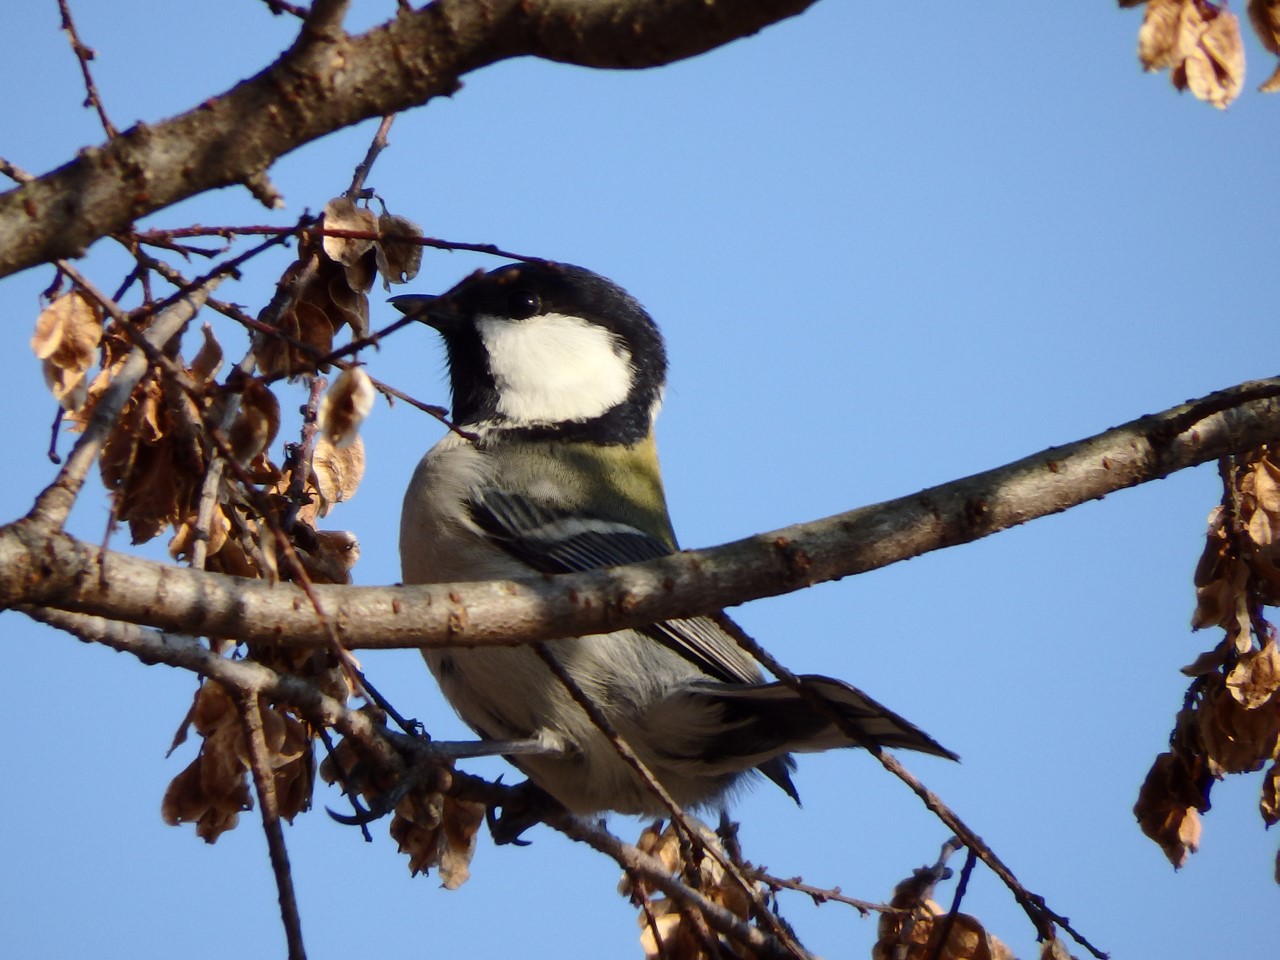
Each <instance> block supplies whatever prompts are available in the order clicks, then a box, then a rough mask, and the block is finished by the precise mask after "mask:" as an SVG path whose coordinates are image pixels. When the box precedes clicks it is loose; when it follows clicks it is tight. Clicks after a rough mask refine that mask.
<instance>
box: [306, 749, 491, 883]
mask: <svg viewBox="0 0 1280 960" xmlns="http://www.w3.org/2000/svg"><path fill="white" fill-rule="evenodd" d="M364 759H365V760H367V758H364ZM415 774H416V776H415V777H414V779H413V780H412V781H411V786H410V788H409V789H408V790H407V791H405V790H404V787H405V785H406V781H405V780H403V779H397V776H400V777H403V776H404V775H403V774H401V775H396V774H389V773H387V772H385V771H380V770H379V769H378V768H377V766H376V764H371V763H368V762H362V758H360V757H359V756H358V754H357V752H356V750H355V748H354V747H353V746H352V745H351V743H350V741H345V740H344V741H343V742H342V743H340V744H338V746H337V748H336V749H334V751H333V752H332V753H331V754H330V755H329V756H328V757H327V758H326V759H325V761H324V762H323V763H322V764H321V765H320V775H321V776H322V777H323V778H324V779H325V780H326V781H327V782H329V783H341V784H342V786H343V789H344V790H346V791H347V792H348V793H351V794H359V795H360V796H362V797H363V798H364V800H365V801H366V802H367V803H368V805H369V807H370V808H371V809H375V810H377V809H381V808H382V806H383V804H384V803H386V800H385V797H386V796H387V795H388V793H389V792H392V791H395V792H397V793H403V796H400V797H399V799H398V801H397V802H396V805H395V813H394V816H392V818H391V827H390V833H391V837H392V839H393V840H395V841H396V843H397V844H399V847H400V852H401V853H404V854H407V855H408V857H409V871H410V873H412V874H413V875H414V876H417V875H418V874H423V875H426V874H427V873H428V871H430V870H431V869H432V868H433V867H434V868H435V869H436V871H437V873H438V875H439V877H440V883H441V884H442V885H443V886H444V887H446V888H447V889H449V890H456V889H457V888H458V887H460V886H462V885H463V884H464V883H466V882H467V879H468V878H469V877H470V876H471V858H472V856H473V855H474V854H475V850H476V837H477V835H478V833H479V830H480V825H481V824H482V823H484V816H485V807H484V804H482V803H476V802H473V801H469V800H460V799H458V798H457V797H453V796H450V795H449V793H448V790H449V787H450V785H451V782H452V779H453V771H452V769H451V768H449V767H447V766H439V767H433V768H431V769H430V770H426V771H422V770H419V771H415Z"/></svg>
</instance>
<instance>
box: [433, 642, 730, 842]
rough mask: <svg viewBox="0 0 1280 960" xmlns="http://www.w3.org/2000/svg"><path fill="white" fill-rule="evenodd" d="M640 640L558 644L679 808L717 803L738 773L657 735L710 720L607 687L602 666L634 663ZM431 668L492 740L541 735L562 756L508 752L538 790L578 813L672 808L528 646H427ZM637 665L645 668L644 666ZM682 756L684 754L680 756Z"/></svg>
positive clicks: (652, 695) (655, 693)
mask: <svg viewBox="0 0 1280 960" xmlns="http://www.w3.org/2000/svg"><path fill="white" fill-rule="evenodd" d="M638 642H639V641H637V640H636V638H635V635H634V634H631V633H629V632H626V631H624V632H621V633H616V634H607V635H602V636H596V637H583V638H580V639H574V640H557V641H552V642H549V643H547V644H546V645H545V646H546V647H547V648H548V649H550V650H551V651H553V652H554V654H555V655H556V656H557V658H558V659H559V660H560V662H561V663H562V664H564V666H565V669H566V672H567V673H568V674H569V675H570V676H571V677H572V678H573V680H574V683H575V685H577V686H578V687H579V688H580V689H581V690H583V691H584V692H585V693H586V694H587V695H588V696H589V697H590V698H591V700H592V702H593V703H595V704H596V705H597V707H598V708H599V710H600V712H601V714H602V715H603V716H604V718H605V719H606V721H607V723H608V725H609V726H610V727H611V728H612V730H613V731H614V732H615V733H616V734H617V735H618V736H619V737H621V739H622V740H623V741H624V742H625V743H626V745H627V747H629V748H630V750H631V751H632V752H634V754H635V755H636V756H637V757H638V758H639V760H640V761H641V762H642V763H643V764H644V766H645V767H646V768H647V769H648V770H649V772H650V773H652V775H653V776H654V777H655V778H656V779H657V780H658V782H659V783H660V784H661V785H662V787H663V788H664V789H665V790H666V792H667V793H668V795H670V796H671V798H672V799H673V800H674V801H675V802H676V803H677V804H678V805H679V806H681V807H687V808H696V807H700V806H705V805H707V804H710V803H713V802H714V801H716V800H717V799H719V798H720V797H721V796H722V795H723V794H724V792H725V791H726V790H727V789H729V788H730V787H731V786H732V784H733V783H734V782H735V781H736V780H738V779H739V778H740V776H741V774H740V773H739V772H736V771H735V772H730V773H726V772H724V771H723V770H716V771H711V770H708V769H706V768H705V767H704V766H703V765H702V764H701V763H700V762H699V760H698V758H697V757H691V756H689V755H688V752H687V751H685V750H680V751H677V754H678V755H672V753H671V752H668V751H666V750H664V749H663V747H664V746H665V745H666V744H665V743H663V742H653V741H654V733H655V732H658V731H662V730H668V731H669V730H670V729H671V728H672V727H673V726H674V727H676V728H681V727H688V728H690V729H693V728H697V727H701V726H703V725H706V724H709V723H714V722H715V719H714V718H710V717H693V716H690V717H672V716H670V715H667V716H664V717H663V720H662V722H660V723H659V722H655V718H654V717H653V716H652V713H653V712H655V711H657V710H662V709H668V710H669V709H670V708H671V706H672V704H673V703H675V702H677V701H669V700H668V699H667V693H668V692H669V691H667V690H664V689H661V688H658V687H656V686H655V687H651V688H649V689H648V690H647V691H646V694H645V695H643V696H641V697H640V698H639V699H637V697H636V696H635V693H636V691H635V690H634V689H629V690H628V696H627V697H626V698H623V697H619V696H618V695H617V691H616V690H613V691H611V690H610V686H609V684H608V683H606V682H602V681H601V677H602V676H608V675H609V674H607V673H602V671H601V670H600V665H601V664H609V665H610V666H611V667H613V668H615V669H616V668H617V667H619V666H620V665H625V666H633V665H632V664H629V663H628V661H631V660H633V659H634V657H635V653H636V651H637V650H644V649H645V648H644V647H638V646H637V644H638ZM423 655H424V657H425V658H426V660H427V664H428V666H429V667H430V668H431V672H432V673H433V674H435V677H436V680H437V682H438V683H439V684H440V688H441V690H442V691H443V692H444V694H445V697H446V698H447V699H448V700H449V702H450V703H451V704H452V705H453V707H454V709H455V710H456V711H457V712H458V715H459V716H460V717H461V718H462V719H463V721H464V722H466V723H467V725H468V726H470V727H471V728H472V729H473V730H475V731H476V732H477V733H479V734H480V735H481V736H482V737H485V738H487V739H499V740H501V739H536V740H540V741H541V742H542V743H543V744H544V745H545V746H547V747H548V748H550V749H555V750H558V751H559V752H558V753H557V754H556V755H549V756H520V757H513V758H511V762H512V763H514V764H515V765H516V766H517V767H519V768H520V769H521V770H522V771H523V772H524V773H525V774H526V775H528V776H529V778H530V779H531V780H533V781H534V782H535V783H536V784H538V786H540V787H542V789H544V790H546V791H547V792H548V793H550V794H551V795H552V796H554V797H555V798H556V799H557V800H559V801H560V802H561V803H562V804H564V805H565V807H567V808H568V809H569V810H571V811H573V812H574V813H580V814H589V813H598V812H601V811H605V810H614V811H617V812H619V813H630V814H642V815H646V816H665V815H668V814H669V811H668V809H667V807H666V806H665V805H664V804H663V802H662V801H661V800H660V799H659V798H658V797H657V796H655V795H654V792H653V791H652V790H651V789H650V788H649V786H648V784H647V783H646V782H645V779H644V777H643V775H642V774H640V773H639V772H637V770H636V769H635V768H634V767H633V766H632V765H631V763H629V762H628V761H627V760H626V759H624V758H623V757H622V756H621V755H620V753H619V751H618V748H617V746H616V745H615V743H614V742H613V741H612V740H611V738H610V736H609V735H608V734H607V733H605V732H604V731H602V730H601V729H600V728H599V727H598V726H597V725H596V723H595V722H594V721H593V720H592V719H591V718H590V717H589V716H588V715H587V714H586V712H585V711H584V710H583V709H582V707H581V706H580V705H579V704H578V703H577V702H576V701H575V700H574V698H573V696H572V695H571V694H570V693H569V692H568V691H567V690H566V689H565V687H564V685H563V684H562V683H561V681H560V680H559V679H558V678H557V677H556V676H555V675H554V674H552V672H551V670H550V669H549V668H548V666H547V665H546V663H544V662H543V661H542V659H541V658H540V657H539V656H538V654H537V653H536V652H535V651H534V650H533V649H532V648H531V647H528V646H518V647H487V648H484V649H460V648H459V649H446V650H424V651H423ZM634 666H639V665H638V664H636V665H634ZM679 754H682V755H679Z"/></svg>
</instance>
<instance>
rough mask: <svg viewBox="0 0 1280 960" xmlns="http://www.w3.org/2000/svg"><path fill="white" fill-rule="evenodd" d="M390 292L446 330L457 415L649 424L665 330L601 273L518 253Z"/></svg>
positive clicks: (541, 425)
mask: <svg viewBox="0 0 1280 960" xmlns="http://www.w3.org/2000/svg"><path fill="white" fill-rule="evenodd" d="M392 302H393V303H394V304H395V305H396V306H397V307H398V308H399V309H401V310H403V311H404V312H405V313H408V314H414V313H417V314H418V315H419V316H420V318H421V319H422V320H423V321H424V322H426V323H428V324H430V325H431V326H433V327H435V328H436V329H437V330H439V331H440V333H441V334H442V335H443V337H444V342H445V347H446V349H447V351H448V355H449V376H450V380H451V382H452V387H453V416H454V419H455V420H456V421H457V422H458V424H459V425H460V426H463V427H468V426H470V427H486V428H489V429H493V430H501V431H515V432H517V433H518V434H520V435H522V436H528V437H531V438H532V437H547V438H557V439H566V440H592V441H595V442H597V443H634V442H636V441H637V440H639V439H642V438H643V437H644V436H646V435H647V434H648V433H649V430H650V428H651V426H652V423H653V417H654V416H655V415H656V414H657V410H658V406H659V404H660V403H661V399H662V389H663V385H664V383H665V382H666V374H667V358H666V350H665V349H664V347H663V344H662V336H661V334H659V333H658V328H657V327H656V326H655V325H654V322H653V320H652V319H651V318H650V317H649V314H648V313H646V312H645V310H644V308H643V307H641V306H640V304H639V303H637V302H636V300H635V299H634V298H633V297H632V296H631V295H630V294H628V293H627V292H626V291H625V290H623V289H622V288H621V287H619V286H618V285H617V284H615V283H612V282H611V281H609V280H606V279H605V278H604V277H602V276H600V275H599V274H595V273H592V272H591V271H590V270H584V269H583V268H582V267H575V266H571V265H569V264H564V263H551V262H547V261H540V262H536V263H519V264H513V265H511V266H506V267H500V268H498V269H497V270H494V271H492V272H490V273H484V274H481V273H477V274H473V275H472V276H470V277H468V278H466V279H465V280H463V281H462V282H461V283H459V284H458V285H457V286H456V287H454V288H453V289H452V290H450V291H448V292H447V293H445V294H443V295H441V296H439V297H418V296H412V295H411V296H403V297H395V298H394V299H393V301H392Z"/></svg>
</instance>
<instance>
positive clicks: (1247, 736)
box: [1196, 687, 1280, 777]
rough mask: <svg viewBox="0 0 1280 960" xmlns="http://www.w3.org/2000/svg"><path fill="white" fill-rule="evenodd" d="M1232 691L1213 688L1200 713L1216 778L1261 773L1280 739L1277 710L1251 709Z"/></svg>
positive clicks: (1202, 733)
mask: <svg viewBox="0 0 1280 960" xmlns="http://www.w3.org/2000/svg"><path fill="white" fill-rule="evenodd" d="M1228 689H1229V688H1224V687H1215V688H1211V689H1210V691H1209V692H1208V693H1206V695H1205V698H1204V700H1203V702H1202V703H1201V705H1200V708H1199V710H1198V711H1197V713H1196V718H1197V720H1198V721H1199V732H1200V740H1201V742H1202V744H1203V747H1204V756H1205V759H1206V760H1207V761H1208V764H1209V772H1210V773H1211V774H1213V775H1214V776H1216V777H1220V776H1222V775H1223V774H1227V773H1248V772H1251V771H1253V770H1257V769H1259V768H1260V767H1261V766H1262V765H1263V764H1264V763H1265V762H1266V761H1267V760H1269V759H1271V757H1272V756H1273V755H1274V754H1275V748H1276V737H1277V735H1280V714H1277V712H1276V710H1275V709H1274V708H1271V709H1268V708H1265V707H1264V708H1262V709H1249V708H1247V707H1245V706H1243V705H1242V704H1241V703H1240V701H1239V700H1237V699H1236V697H1234V696H1232V695H1230V694H1229V693H1228Z"/></svg>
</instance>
